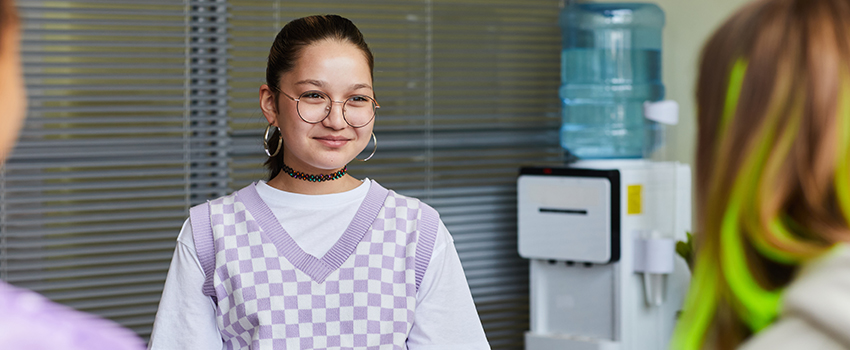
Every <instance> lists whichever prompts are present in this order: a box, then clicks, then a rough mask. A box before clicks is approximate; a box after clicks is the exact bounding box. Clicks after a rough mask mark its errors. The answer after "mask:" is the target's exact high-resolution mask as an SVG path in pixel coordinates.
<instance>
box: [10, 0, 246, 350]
mask: <svg viewBox="0 0 850 350" xmlns="http://www.w3.org/2000/svg"><path fill="white" fill-rule="evenodd" d="M17 3H18V8H19V11H20V16H21V18H22V20H23V25H24V31H23V43H22V56H23V61H24V75H25V81H26V87H27V91H28V95H29V109H28V115H27V120H26V123H25V126H24V128H23V130H22V131H21V136H20V140H19V142H18V144H17V147H16V148H15V150H14V152H13V153H12V155H11V157H10V159H9V160H8V162H7V163H6V164H5V165H4V167H3V168H2V172H0V278H2V279H3V280H5V281H8V282H10V283H12V284H14V285H17V286H20V287H24V288H29V289H32V290H35V291H37V292H40V293H42V294H44V295H45V296H47V297H49V298H51V299H53V300H55V301H57V302H60V303H63V304H66V305H69V306H71V307H74V308H77V309H80V310H83V311H86V312H90V313H93V314H97V315H100V316H103V317H108V318H111V319H113V320H115V321H117V322H118V323H120V324H121V325H123V326H126V327H129V328H131V329H133V330H134V331H136V332H137V333H139V334H140V335H142V336H143V337H147V336H148V335H149V334H150V329H151V325H152V323H153V317H154V314H155V312H156V308H157V305H158V302H159V297H160V293H161V290H162V284H163V282H164V279H165V273H166V271H167V269H168V265H169V262H170V259H171V255H172V253H173V250H174V247H175V238H176V236H177V233H178V232H179V229H180V227H181V225H182V222H183V220H184V219H185V218H186V216H187V213H188V211H187V210H188V208H189V206H190V205H192V204H193V203H196V202H198V201H202V200H204V199H206V198H210V197H218V196H221V195H223V194H225V193H226V192H227V185H228V180H227V178H228V169H229V164H228V155H227V149H228V147H229V143H228V141H227V123H226V111H227V72H226V69H227V67H226V59H225V57H226V56H225V55H226V30H225V29H226V9H227V7H226V4H225V3H224V2H223V1H216V0H197V1H183V2H180V1H177V2H175V1H130V0H108V1H106V0H100V1H98V0H88V1H49V2H48V1H30V0H19V1H18V2H17Z"/></svg>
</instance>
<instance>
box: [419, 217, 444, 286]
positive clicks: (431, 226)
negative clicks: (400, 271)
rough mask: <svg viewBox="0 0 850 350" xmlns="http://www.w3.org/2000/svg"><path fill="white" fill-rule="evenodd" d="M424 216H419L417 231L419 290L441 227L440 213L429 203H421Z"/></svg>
mask: <svg viewBox="0 0 850 350" xmlns="http://www.w3.org/2000/svg"><path fill="white" fill-rule="evenodd" d="M421 208H422V210H421V212H422V217H421V218H419V227H418V229H419V232H417V235H416V237H417V241H416V291H417V292H419V285H420V284H422V278H423V277H424V276H425V270H427V269H428V264H429V263H430V262H431V255H432V253H433V252H434V243H435V242H436V241H437V229H438V228H439V225H440V224H439V223H440V215H439V214H438V213H437V211H436V210H434V208H431V207H430V206H429V205H427V204H425V203H422V204H421Z"/></svg>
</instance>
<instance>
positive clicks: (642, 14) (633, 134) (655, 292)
mask: <svg viewBox="0 0 850 350" xmlns="http://www.w3.org/2000/svg"><path fill="white" fill-rule="evenodd" d="M663 22H664V16H663V12H662V11H661V9H660V8H658V7H657V6H655V5H653V4H635V3H628V4H614V3H598V4H597V3H578V4H572V5H569V6H567V7H566V8H564V9H563V10H562V12H561V20H560V24H561V27H562V29H563V52H562V70H561V74H562V86H561V89H560V91H559V94H560V97H561V99H562V101H563V105H562V106H563V110H562V112H563V123H562V128H561V144H562V146H563V147H564V149H565V150H566V151H567V152H568V153H569V154H570V155H571V156H572V158H573V160H575V159H578V161H571V162H570V163H568V164H565V165H563V166H558V167H533V166H532V167H524V168H522V169H521V170H520V175H519V178H518V180H517V199H518V249H519V254H520V256H522V257H524V258H527V259H529V262H530V302H531V305H530V316H531V318H530V319H531V322H530V328H531V329H530V330H529V331H528V332H527V333H526V335H525V349H526V350H644V349H646V350H650V349H651V350H659V349H667V348H668V342H669V339H670V337H671V336H672V333H673V328H674V326H675V323H676V320H677V316H678V313H679V311H680V309H681V305H682V303H683V301H684V296H685V293H686V290H687V286H688V282H689V277H690V273H689V271H688V267H687V264H686V263H685V261H684V260H683V259H681V258H679V257H678V256H676V254H675V242H676V241H677V240H684V239H685V236H686V232H687V231H689V230H690V229H691V171H690V167H689V166H688V165H685V164H681V163H677V162H664V161H657V160H652V159H658V158H663V157H658V156H657V155H658V154H659V153H658V152H659V150H663V147H664V146H663V141H664V137H663V132H664V128H663V124H665V123H675V121H676V119H677V118H678V115H677V113H678V110H677V109H678V107H677V106H676V105H675V103H674V102H670V101H661V100H662V99H663V97H664V87H663V85H662V84H661V67H660V65H661V53H660V50H661V28H662V27H663Z"/></svg>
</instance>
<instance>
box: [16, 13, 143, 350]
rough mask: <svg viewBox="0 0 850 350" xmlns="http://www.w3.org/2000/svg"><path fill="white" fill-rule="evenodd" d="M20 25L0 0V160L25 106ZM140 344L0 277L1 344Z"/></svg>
mask: <svg viewBox="0 0 850 350" xmlns="http://www.w3.org/2000/svg"><path fill="white" fill-rule="evenodd" d="M19 27H20V26H19V21H18V17H17V14H16V11H15V7H14V3H13V1H12V0H0V108H2V109H0V164H2V163H3V160H4V159H6V156H7V155H8V154H9V151H10V150H11V148H12V145H13V144H14V142H15V139H16V138H17V135H18V130H19V129H20V128H21V124H22V123H23V119H24V115H25V111H26V100H25V90H24V83H23V76H22V72H21V59H20V52H19V50H20V44H19V40H20V28H19ZM143 348H144V344H143V343H142V341H141V339H139V338H138V337H137V336H136V335H135V334H133V332H131V331H129V330H127V329H124V328H121V327H120V326H118V325H117V324H114V323H112V322H110V321H107V320H104V319H100V318H96V317H94V316H91V315H88V314H85V313H82V312H78V311H75V310H73V309H70V308H67V307H65V306H62V305H59V304H55V303H53V302H51V301H49V300H47V299H46V298H45V297H43V296H41V295H38V294H36V293H34V292H31V291H28V290H25V289H20V288H15V287H12V286H10V285H8V284H6V283H4V282H3V281H0V349H4V350H5V349H9V350H12V349H14V350H54V349H55V350H133V349H143Z"/></svg>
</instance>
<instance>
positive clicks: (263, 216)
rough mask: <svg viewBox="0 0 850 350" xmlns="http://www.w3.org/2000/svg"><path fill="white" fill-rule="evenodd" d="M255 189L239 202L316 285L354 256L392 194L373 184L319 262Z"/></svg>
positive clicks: (240, 196) (240, 195)
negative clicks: (349, 220)
mask: <svg viewBox="0 0 850 350" xmlns="http://www.w3.org/2000/svg"><path fill="white" fill-rule="evenodd" d="M254 186H255V184H251V185H249V186H248V187H245V188H243V189H241V190H239V192H237V194H236V195H237V197H238V200H239V201H241V202H242V203H243V204H245V208H246V209H247V210H248V211H249V212H250V213H251V215H252V216H253V217H254V220H256V221H257V224H258V225H259V226H260V228H261V229H262V232H261V234H262V235H264V236H265V237H266V238H267V239H268V240H269V241H270V242H272V243H273V244H274V245H275V247H277V250H278V252H280V254H281V255H283V257H284V258H286V260H289V262H290V263H292V265H293V266H295V268H297V269H298V270H301V272H303V273H305V274H307V275H308V276H310V278H312V279H313V280H314V281H316V282H317V283H322V282H324V281H325V278H327V277H328V275H330V274H331V273H332V272H334V271H336V270H337V269H338V268H339V267H340V266H342V264H343V263H344V262H345V261H346V260H348V257H350V256H351V254H353V253H354V250H355V249H356V248H357V245H358V244H359V243H360V241H361V240H363V236H364V235H366V231H367V230H369V229H370V228H371V227H372V222H374V221H375V218H376V217H377V216H378V213H379V212H380V210H381V208H382V207H383V205H384V201H385V200H386V198H387V195H388V194H389V191H388V190H387V189H386V188H383V187H382V186H381V185H379V184H378V183H377V182H375V181H372V184H371V186H370V188H369V192H368V193H367V194H366V198H364V199H363V203H362V204H360V208H359V209H357V214H355V215H354V219H352V220H351V223H350V224H349V225H348V228H347V229H346V230H345V232H344V233H343V234H342V236H341V237H340V238H339V240H338V241H337V242H336V243H335V244H334V245H333V247H331V249H330V250H328V252H327V253H326V254H325V256H324V257H322V258H321V259H319V258H316V257H314V256H312V255H310V254H307V253H306V252H305V251H304V250H303V249H301V247H299V246H298V244H297V243H296V242H295V240H294V239H292V236H290V235H289V233H288V232H286V230H284V229H283V227H281V226H280V222H279V221H278V220H277V218H276V217H275V216H274V214H273V213H272V211H271V209H269V207H268V206H267V205H266V203H265V202H263V200H262V199H261V198H260V195H259V194H258V193H257V190H256V189H255V188H254Z"/></svg>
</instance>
